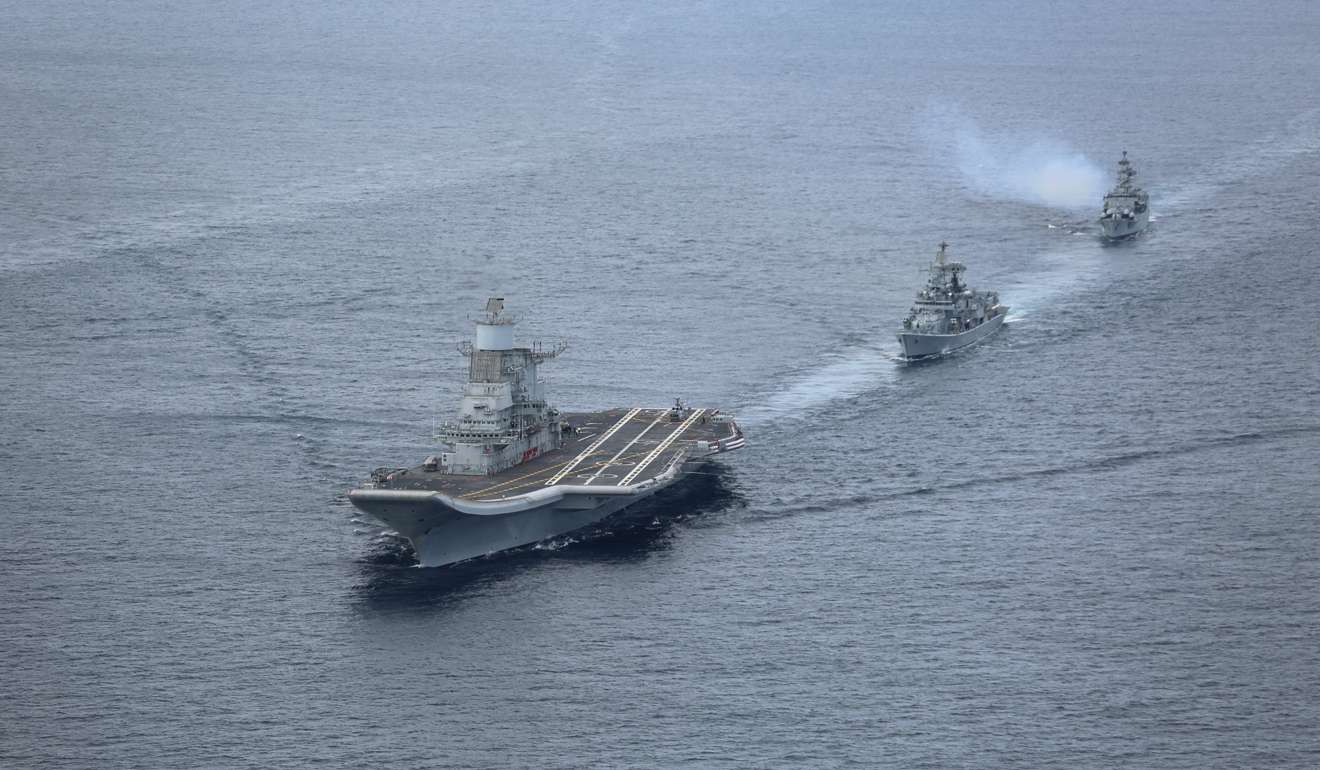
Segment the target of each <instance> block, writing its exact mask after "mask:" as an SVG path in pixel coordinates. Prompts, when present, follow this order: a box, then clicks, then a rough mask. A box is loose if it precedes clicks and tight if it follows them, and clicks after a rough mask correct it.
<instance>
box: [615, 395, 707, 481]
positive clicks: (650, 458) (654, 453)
mask: <svg viewBox="0 0 1320 770" xmlns="http://www.w3.org/2000/svg"><path fill="white" fill-rule="evenodd" d="M705 413H706V410H705V409H698V410H696V411H695V412H693V413H692V414H691V415H689V416H688V418H687V419H686V420H684V421H683V424H682V425H680V426H678V427H677V428H675V429H674V432H673V433H670V434H669V435H668V436H666V437H665V440H664V441H661V442H660V443H659V444H657V445H656V447H655V449H652V450H651V453H650V454H648V455H647V456H646V457H645V458H643V459H642V461H641V462H639V463H637V465H636V467H634V468H633V469H632V470H631V471H628V475H627V476H624V477H623V480H622V481H620V482H619V486H621V487H626V486H628V485H629V484H631V483H632V480H633V479H635V478H637V474H639V473H641V472H642V471H644V470H646V466H648V465H650V464H651V463H653V462H655V458H657V457H659V456H660V453H661V452H663V451H665V450H666V449H668V448H669V445H670V444H672V443H674V440H675V439H677V438H678V437H679V436H681V435H683V431H685V430H687V429H688V428H689V427H691V426H692V423H694V422H696V421H697V418H698V417H700V416H701V415H703V414H705Z"/></svg>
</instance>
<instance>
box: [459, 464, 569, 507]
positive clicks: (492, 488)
mask: <svg viewBox="0 0 1320 770" xmlns="http://www.w3.org/2000/svg"><path fill="white" fill-rule="evenodd" d="M570 462H572V460H565V461H563V462H562V463H555V464H554V465H547V466H545V467H544V468H541V469H540V470H536V471H532V472H531V473H526V474H523V475H522V476H517V477H515V478H511V479H508V480H507V481H501V482H500V483H498V484H492V485H490V486H488V487H486V488H485V489H474V490H473V491H471V492H468V493H467V494H463V495H459V497H464V498H470V497H472V496H473V495H484V494H486V493H487V492H493V491H495V490H496V489H499V488H500V487H507V486H508V485H510V484H512V483H514V482H515V481H522V480H523V479H530V478H531V477H533V476H540V475H541V474H543V473H546V472H547V471H552V470H554V469H555V468H562V467H563V466H565V465H567V464H568V463H570Z"/></svg>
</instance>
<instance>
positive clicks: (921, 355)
mask: <svg viewBox="0 0 1320 770" xmlns="http://www.w3.org/2000/svg"><path fill="white" fill-rule="evenodd" d="M948 248H949V244H947V243H941V244H940V250H939V252H938V253H936V255H935V262H934V263H933V264H931V266H930V277H929V278H928V279H927V281H926V286H925V288H923V289H922V290H921V291H919V292H917V301H916V302H915V303H914V304H913V305H912V309H911V310H910V311H908V316H907V318H906V319H904V320H903V329H902V331H900V332H899V333H898V344H899V346H900V347H901V348H902V357H903V358H904V359H906V360H908V361H916V360H921V359H925V358H935V357H937V356H942V355H945V354H947V353H952V352H953V351H955V350H958V349H960V348H965V347H967V346H968V345H974V344H976V343H977V342H980V341H981V340H983V339H985V338H986V337H989V336H990V335H991V334H994V333H995V332H996V331H998V330H999V327H1000V326H1002V325H1003V323H1004V316H1005V315H1007V314H1008V307H1007V306H1005V305H1001V304H999V294H998V293H996V292H993V291H974V290H972V289H970V288H968V287H967V285H966V284H965V283H963V281H962V278H961V274H962V273H963V271H965V270H966V269H967V268H966V267H965V266H964V265H963V263H961V262H951V261H948V260H947V259H946V257H945V250H946V249H948Z"/></svg>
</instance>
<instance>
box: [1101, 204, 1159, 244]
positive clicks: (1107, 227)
mask: <svg viewBox="0 0 1320 770" xmlns="http://www.w3.org/2000/svg"><path fill="white" fill-rule="evenodd" d="M1149 224H1150V212H1149V211H1147V212H1144V213H1142V214H1141V215H1139V216H1136V217H1133V218H1132V219H1122V218H1119V219H1112V218H1108V217H1106V218H1104V219H1101V220H1100V230H1101V231H1102V232H1103V233H1104V237H1105V238H1106V239H1108V240H1111V241H1117V240H1121V239H1123V238H1130V237H1132V236H1134V235H1136V234H1137V233H1140V232H1142V231H1143V230H1145V229H1146V226H1147V225H1149Z"/></svg>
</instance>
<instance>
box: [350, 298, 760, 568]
mask: <svg viewBox="0 0 1320 770" xmlns="http://www.w3.org/2000/svg"><path fill="white" fill-rule="evenodd" d="M514 325H515V321H514V319H513V317H512V316H510V315H509V314H508V313H506V312H505V310H504V300H503V298H500V297H492V298H491V299H490V300H488V301H487V303H486V309H485V312H484V313H482V315H481V316H480V317H479V318H478V319H477V321H476V335H475V338H474V340H473V341H472V342H464V343H462V344H461V345H460V346H459V350H460V352H461V353H463V355H465V356H466V357H467V358H468V382H467V385H466V386H465V388H464V392H463V398H462V401H461V403H460V406H459V410H458V416H457V420H456V421H454V422H450V423H447V424H445V425H444V426H442V428H441V429H440V430H439V431H438V433H437V435H436V439H437V440H438V441H439V442H440V444H441V451H439V452H438V453H436V454H434V455H431V456H429V457H427V458H426V459H425V460H424V461H423V462H422V463H421V464H420V465H418V466H416V467H412V468H397V469H391V468H380V469H377V470H376V471H375V472H374V473H373V474H372V478H371V481H370V482H368V483H365V484H363V485H362V486H361V487H359V488H357V489H353V490H350V491H349V493H348V497H349V500H351V501H352V503H353V505H355V506H357V507H358V508H359V509H361V510H363V511H365V512H367V513H369V514H371V515H372V516H373V517H375V518H376V519H378V520H380V521H382V522H384V523H385V524H386V525H388V526H389V527H391V528H392V529H394V530H395V531H396V532H398V533H399V534H400V535H402V536H404V537H406V538H407V539H408V540H409V541H410V542H411V543H412V545H413V548H414V550H415V551H416V553H417V558H418V560H419V561H420V563H421V564H422V566H441V565H445V564H452V563H455V562H459V561H464V560H466V559H471V558H474V557H478V556H485V555H488V554H492V553H496V552H499V551H504V550H507V549H511V548H517V547H519V546H525V545H530V544H533V543H538V542H541V541H543V540H548V539H551V538H555V537H559V536H561V535H567V534H569V533H572V532H574V531H575V530H580V529H584V528H586V527H590V526H592V525H595V524H597V523H599V522H601V521H602V520H604V519H605V518H607V517H609V516H611V515H613V514H615V513H618V512H619V511H622V510H623V509H625V508H627V507H629V506H631V505H633V504H635V503H637V502H639V501H641V500H644V499H646V498H648V497H650V496H651V495H653V494H655V493H656V492H659V491H660V490H662V489H665V488H666V487H668V486H670V485H672V484H674V483H676V482H678V481H679V480H680V479H682V478H683V477H684V476H685V475H686V474H688V473H689V472H691V471H693V470H694V469H696V468H697V467H699V466H701V465H703V464H705V463H706V462H707V461H709V460H710V458H712V457H713V456H714V455H717V454H721V453H724V452H728V451H730V450H733V449H738V448H740V447H742V446H743V444H744V438H743V433H742V430H741V429H740V428H739V427H738V424H737V423H736V422H735V421H734V419H733V417H732V416H731V415H727V414H724V413H722V412H720V411H719V410H712V409H700V408H691V407H688V406H685V405H684V404H683V403H682V402H681V401H676V402H675V404H674V405H673V406H670V407H661V408H652V409H648V408H642V407H632V408H617V409H607V410H604V411H599V412H583V413H574V414H566V413H561V412H559V411H558V410H557V409H555V408H554V407H552V406H550V405H549V404H548V403H547V401H546V393H545V384H544V383H543V382H542V381H541V380H540V379H539V377H538V376H537V367H538V366H539V365H540V364H542V363H545V362H546V361H548V360H550V359H553V358H555V357H557V356H558V355H559V354H560V353H562V352H563V351H564V349H565V346H563V345H559V346H556V347H553V348H549V349H547V348H543V347H541V346H540V345H534V346H532V347H515V346H514V334H513V332H514Z"/></svg>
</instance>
